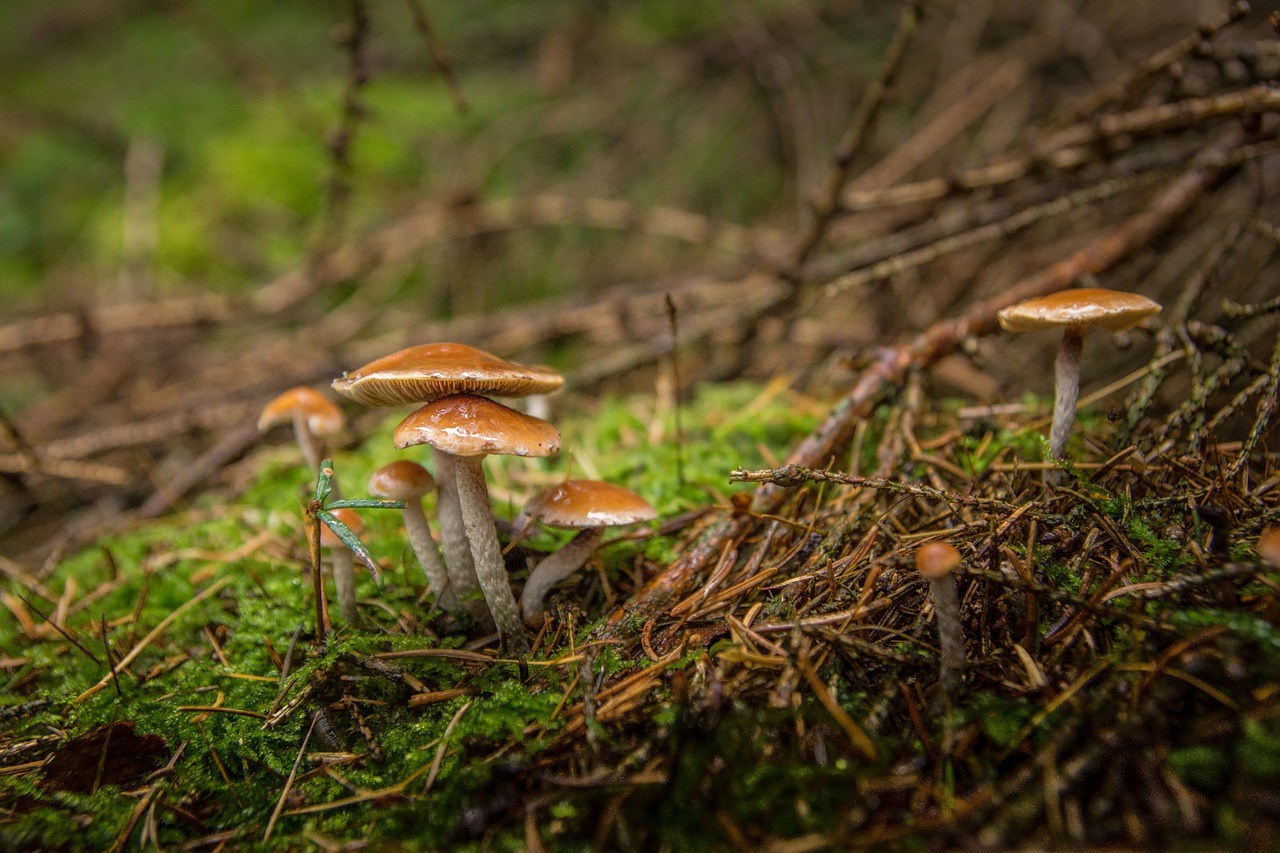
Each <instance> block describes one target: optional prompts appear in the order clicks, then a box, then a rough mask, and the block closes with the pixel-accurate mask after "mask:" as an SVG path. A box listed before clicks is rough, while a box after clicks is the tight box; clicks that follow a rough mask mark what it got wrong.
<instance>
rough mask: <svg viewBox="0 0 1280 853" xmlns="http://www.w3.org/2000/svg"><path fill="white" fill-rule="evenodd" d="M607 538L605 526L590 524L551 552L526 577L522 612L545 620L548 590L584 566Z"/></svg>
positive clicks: (530, 619)
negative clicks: (543, 616)
mask: <svg viewBox="0 0 1280 853" xmlns="http://www.w3.org/2000/svg"><path fill="white" fill-rule="evenodd" d="M603 538H604V528H603V527H588V528H587V529H585V530H581V531H579V532H578V535H577V536H574V537H573V538H572V539H570V540H569V541H568V542H566V543H565V544H564V546H563V547H561V548H560V550H559V551H556V552H555V553H554V554H549V555H548V556H546V557H544V558H543V559H542V562H540V563H538V565H537V567H536V568H535V569H534V570H533V571H532V572H530V573H529V580H527V581H525V585H524V591H523V592H522V593H521V594H520V612H521V613H523V614H524V621H525V622H531V623H537V624H541V622H542V615H543V614H544V613H545V612H546V598H547V593H548V592H550V591H551V588H552V587H553V586H555V585H556V584H558V583H560V581H562V580H564V579H565V578H567V577H569V576H570V575H571V574H573V573H574V572H576V571H577V570H578V569H580V568H582V566H583V564H584V563H586V562H587V560H588V559H590V557H591V555H592V554H593V553H595V550H596V548H598V547H600V540H601V539H603Z"/></svg>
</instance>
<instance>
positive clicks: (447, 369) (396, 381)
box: [333, 343, 564, 406]
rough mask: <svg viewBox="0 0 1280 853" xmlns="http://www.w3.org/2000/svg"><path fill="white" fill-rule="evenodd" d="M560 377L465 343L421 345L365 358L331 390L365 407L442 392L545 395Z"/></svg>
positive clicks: (441, 394) (419, 399)
mask: <svg viewBox="0 0 1280 853" xmlns="http://www.w3.org/2000/svg"><path fill="white" fill-rule="evenodd" d="M563 384H564V377H563V376H561V375H560V374H559V373H556V372H555V371H554V370H552V369H551V368H549V367H540V366H538V367H530V366H527V365H523V364H516V363H515V362H512V361H507V360H505V359H501V358H498V357H497V356H496V355H492V354H490V353H487V352H485V351H484V350H479V349H476V348H475V347H469V346H467V345H466V344H448V343H442V344H422V345H421V346H416V347H409V348H408V349H402V350H400V351H399V352H394V353H392V354H391V355H388V356H383V357H382V358H380V359H377V360H376V361H371V362H369V363H368V364H366V365H365V366H364V367H361V368H359V369H357V370H353V371H351V372H349V373H344V374H342V376H341V377H340V378H338V379H335V380H333V390H335V391H337V392H338V393H339V394H341V395H343V396H344V397H350V398H351V399H352V400H356V401H358V402H361V403H364V404H365V405H366V406H400V405H404V404H407V403H423V402H429V401H431V400H435V399H438V398H440V397H444V396H446V395H448V394H485V395H492V396H495V397H527V396H529V395H531V394H549V393H551V392H552V391H555V390H557V389H559V388H560V386H561V385H563Z"/></svg>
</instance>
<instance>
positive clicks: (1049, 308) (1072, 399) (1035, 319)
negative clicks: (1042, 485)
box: [999, 287, 1160, 480]
mask: <svg viewBox="0 0 1280 853" xmlns="http://www.w3.org/2000/svg"><path fill="white" fill-rule="evenodd" d="M1159 311H1160V304H1159V303H1157V302H1153V301H1152V300H1150V299H1148V298H1147V297H1145V296H1143V295H1142V294H1139V293H1125V292H1123V291H1119V290H1107V289H1105V288H1101V287H1082V288H1078V289H1076V290H1063V291H1060V292H1058V293H1053V294H1050V295H1049V296H1043V297H1040V298H1038V299H1028V300H1025V301H1023V302H1019V303H1017V304H1016V305H1010V306H1009V307H1008V308H1005V309H1004V310H1002V311H1001V312H1000V314H999V319H1000V325H1001V327H1002V328H1004V329H1005V330H1006V331H1009V332H1031V331H1035V330H1037V329H1051V328H1061V329H1062V344H1061V346H1060V347H1059V348H1058V357H1057V360H1056V361H1054V386H1053V426H1052V427H1051V428H1050V430H1049V456H1050V458H1051V459H1061V458H1063V456H1065V454H1066V450H1067V438H1068V437H1069V436H1070V435H1071V424H1072V423H1073V422H1074V421H1075V418H1076V400H1077V399H1078V397H1079V395H1080V350H1081V348H1082V345H1083V343H1084V330H1085V327H1086V326H1101V327H1102V328H1104V329H1109V330H1111V331H1113V332H1121V331H1124V330H1125V329H1131V328H1133V327H1134V326H1136V325H1137V324H1138V323H1140V322H1142V320H1143V318H1145V317H1150V316H1151V315H1152V314H1156V313H1159ZM1046 479H1047V480H1052V479H1053V478H1052V477H1046Z"/></svg>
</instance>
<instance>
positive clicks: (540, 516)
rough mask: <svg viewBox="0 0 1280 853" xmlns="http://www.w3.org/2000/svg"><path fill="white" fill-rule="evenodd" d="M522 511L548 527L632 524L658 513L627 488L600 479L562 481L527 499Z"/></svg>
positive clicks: (655, 516) (655, 515)
mask: <svg viewBox="0 0 1280 853" xmlns="http://www.w3.org/2000/svg"><path fill="white" fill-rule="evenodd" d="M524 511H525V513H526V514H527V515H529V516H531V517H533V518H536V519H537V520H538V521H541V522H542V523H543V524H547V525H550V526H551V527H569V528H587V527H612V526H614V525H619V524H633V523H635V522H637V521H649V520H650V519H653V518H657V516H658V513H657V511H656V510H654V508H653V507H652V506H651V505H650V504H649V502H648V501H646V500H645V499H644V498H642V497H640V496H639V495H637V494H636V493H635V492H633V491H631V490H630V489H624V488H622V487H621V486H615V485H613V484H612V483H604V482H601V481H600V480H566V481H564V482H563V483H557V484H556V485H554V486H549V487H547V488H545V489H543V490H542V491H540V492H538V494H536V495H534V496H533V497H532V498H530V499H529V502H528V503H527V504H525V508H524Z"/></svg>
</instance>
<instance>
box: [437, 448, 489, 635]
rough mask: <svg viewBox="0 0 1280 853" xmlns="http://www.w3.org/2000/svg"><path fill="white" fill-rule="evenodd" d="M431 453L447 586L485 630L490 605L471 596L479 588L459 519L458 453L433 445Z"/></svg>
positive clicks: (486, 629) (461, 521)
mask: <svg viewBox="0 0 1280 853" xmlns="http://www.w3.org/2000/svg"><path fill="white" fill-rule="evenodd" d="M431 457H432V460H433V461H434V462H435V467H436V508H437V512H438V513H439V516H440V545H441V547H442V548H443V550H444V565H445V571H446V572H447V573H448V575H449V588H450V590H452V593H453V597H454V600H455V601H457V602H458V605H459V606H460V607H461V608H462V609H463V610H465V611H466V612H467V613H468V614H469V615H470V616H471V618H472V620H473V621H474V622H475V623H476V625H477V626H479V627H480V629H481V630H484V631H488V630H490V629H491V628H492V627H493V618H492V617H491V616H490V615H489V608H488V606H487V605H486V604H485V602H484V600H483V599H478V598H475V597H474V593H476V592H478V591H479V590H480V583H479V581H478V580H476V569H475V563H474V562H473V560H472V558H471V545H470V543H469V542H468V541H467V530H466V525H465V524H464V523H463V520H462V507H461V506H459V503H458V483H457V479H458V478H457V474H456V473H455V469H456V468H457V467H458V466H457V465H455V460H456V459H457V457H455V456H454V455H453V454H452V453H445V452H444V451H442V450H436V449H435V448H432V449H431ZM487 494H488V491H487V490H486V495H487ZM486 500H487V497H486Z"/></svg>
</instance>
